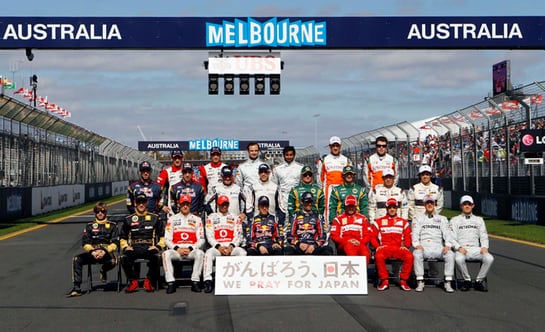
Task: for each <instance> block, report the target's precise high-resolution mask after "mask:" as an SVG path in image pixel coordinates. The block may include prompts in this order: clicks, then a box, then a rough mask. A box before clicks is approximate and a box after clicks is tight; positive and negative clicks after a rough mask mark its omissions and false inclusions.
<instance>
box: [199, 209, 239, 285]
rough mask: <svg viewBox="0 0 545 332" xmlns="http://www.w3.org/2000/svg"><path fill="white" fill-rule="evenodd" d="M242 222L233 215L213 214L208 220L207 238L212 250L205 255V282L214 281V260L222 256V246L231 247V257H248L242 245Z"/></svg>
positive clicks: (208, 250)
mask: <svg viewBox="0 0 545 332" xmlns="http://www.w3.org/2000/svg"><path fill="white" fill-rule="evenodd" d="M242 237H243V234H242V220H241V219H240V217H238V215H234V214H231V213H226V214H222V213H220V212H216V213H212V214H211V215H209V216H208V218H206V238H207V240H208V243H209V244H210V246H211V248H208V249H207V250H206V254H205V255H204V278H203V279H204V281H207V280H212V271H213V268H214V260H215V259H216V257H217V256H221V252H220V251H219V250H218V248H219V247H220V246H230V247H231V248H232V251H231V256H246V251H245V250H244V249H242V248H241V247H240V245H241V243H242Z"/></svg>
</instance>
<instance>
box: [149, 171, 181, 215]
mask: <svg viewBox="0 0 545 332" xmlns="http://www.w3.org/2000/svg"><path fill="white" fill-rule="evenodd" d="M180 181H182V168H181V167H176V166H175V165H172V166H169V167H167V168H163V169H162V170H161V172H159V175H158V176H157V179H156V180H155V182H156V183H157V184H159V185H160V186H161V190H162V192H163V195H164V197H165V199H166V202H165V201H164V202H163V204H166V205H167V206H168V207H169V208H170V207H171V206H172V204H173V202H172V201H171V197H170V194H169V193H170V192H171V189H172V186H173V185H174V184H176V183H178V182H180ZM170 214H174V212H173V211H172V210H171V212H170Z"/></svg>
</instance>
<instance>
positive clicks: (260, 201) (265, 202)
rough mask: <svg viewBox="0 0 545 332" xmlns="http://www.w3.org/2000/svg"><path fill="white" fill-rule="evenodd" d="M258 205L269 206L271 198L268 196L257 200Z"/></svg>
mask: <svg viewBox="0 0 545 332" xmlns="http://www.w3.org/2000/svg"><path fill="white" fill-rule="evenodd" d="M257 205H258V206H259V205H266V206H269V198H268V197H267V196H261V197H259V199H258V200H257Z"/></svg>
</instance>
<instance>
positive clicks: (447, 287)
mask: <svg viewBox="0 0 545 332" xmlns="http://www.w3.org/2000/svg"><path fill="white" fill-rule="evenodd" d="M445 292H447V293H454V288H452V286H451V284H450V281H449V280H446V281H445Z"/></svg>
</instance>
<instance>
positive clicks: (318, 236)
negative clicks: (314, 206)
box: [285, 210, 333, 255]
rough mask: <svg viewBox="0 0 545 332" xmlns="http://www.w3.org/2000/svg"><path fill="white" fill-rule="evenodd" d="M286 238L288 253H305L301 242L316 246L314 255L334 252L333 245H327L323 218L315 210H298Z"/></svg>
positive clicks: (286, 251)
mask: <svg viewBox="0 0 545 332" xmlns="http://www.w3.org/2000/svg"><path fill="white" fill-rule="evenodd" d="M286 239H287V244H288V245H287V246H286V249H285V253H286V255H305V252H304V251H302V250H301V248H300V244H301V243H305V244H309V245H312V246H314V252H313V253H312V254H313V255H331V254H333V250H332V249H331V247H329V246H328V245H326V233H325V231H324V222H323V219H322V218H321V217H320V216H319V215H318V213H316V212H314V211H311V212H307V211H305V210H302V211H299V212H297V213H296V214H295V216H294V217H293V220H292V222H291V224H290V228H289V230H288V232H287V234H286Z"/></svg>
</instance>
